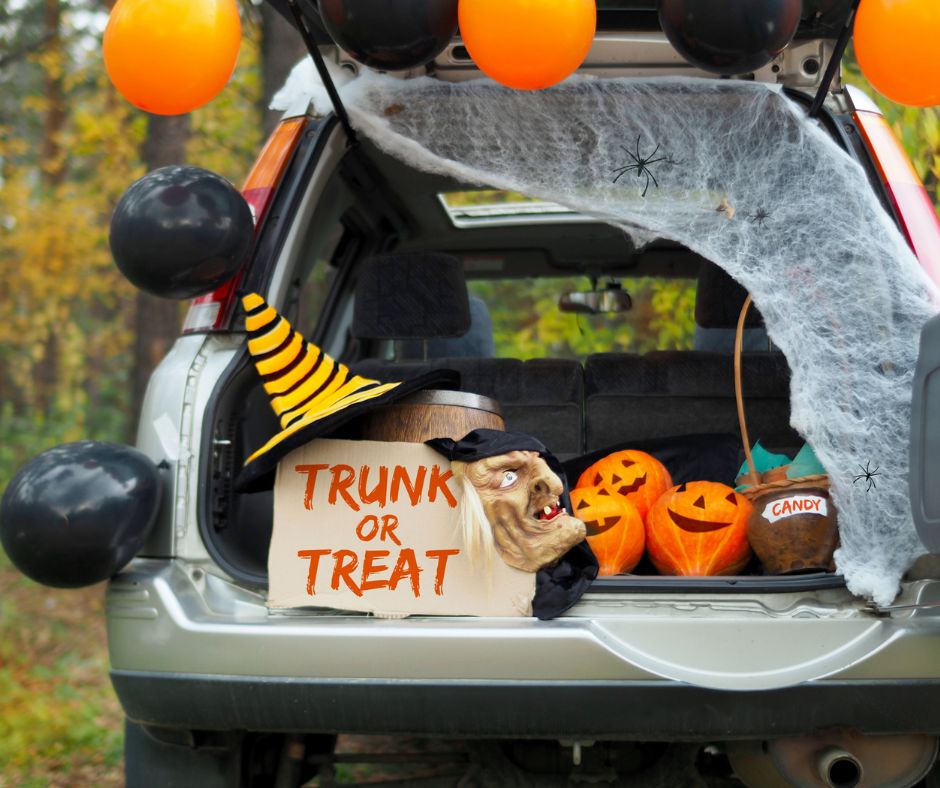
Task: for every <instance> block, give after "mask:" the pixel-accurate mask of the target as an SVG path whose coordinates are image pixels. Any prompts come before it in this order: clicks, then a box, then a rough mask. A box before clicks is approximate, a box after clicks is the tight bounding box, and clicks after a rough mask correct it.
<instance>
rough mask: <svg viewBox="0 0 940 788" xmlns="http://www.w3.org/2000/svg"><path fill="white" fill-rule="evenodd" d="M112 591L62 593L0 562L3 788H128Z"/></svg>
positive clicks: (0, 758) (5, 561)
mask: <svg viewBox="0 0 940 788" xmlns="http://www.w3.org/2000/svg"><path fill="white" fill-rule="evenodd" d="M123 720H124V717H123V714H122V713H121V708H120V705H119V704H118V701H117V698H116V697H115V695H114V690H113V689H112V688H111V683H110V681H109V679H108V655H107V644H106V637H105V626H104V584H100V585H96V586H92V587H91V588H83V589H74V590H58V589H51V588H46V587H45V586H41V585H37V584H36V583H34V582H32V581H31V580H27V579H26V578H25V577H23V575H21V574H20V573H19V572H18V571H17V570H16V569H14V568H13V567H12V566H11V564H10V562H9V560H8V559H7V558H6V556H4V555H3V554H2V552H0V788H13V787H14V786H15V787H16V788H32V787H33V786H35V787H36V788H39V786H43V787H45V786H50V787H53V788H59V787H60V786H61V787H62V788H65V787H66V786H68V788H83V787H84V786H95V788H98V787H99V786H100V787H101V788H108V787H109V786H120V785H123V782H124V781H123V768H122V747H123Z"/></svg>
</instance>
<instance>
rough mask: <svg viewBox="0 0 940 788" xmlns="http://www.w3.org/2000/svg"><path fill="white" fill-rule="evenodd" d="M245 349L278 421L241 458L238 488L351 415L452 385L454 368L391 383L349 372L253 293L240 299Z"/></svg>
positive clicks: (254, 481) (250, 483) (255, 480)
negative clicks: (278, 427)
mask: <svg viewBox="0 0 940 788" xmlns="http://www.w3.org/2000/svg"><path fill="white" fill-rule="evenodd" d="M242 306H243V307H244V309H245V312H246V316H245V328H246V329H247V331H248V337H249V339H248V352H249V353H250V354H251V356H252V358H253V360H254V363H255V368H256V369H257V371H258V374H259V375H260V376H261V379H262V381H263V384H264V390H265V391H266V392H267V394H268V396H269V397H270V398H271V407H272V408H273V409H274V412H275V414H277V416H278V418H279V419H280V421H281V430H280V432H278V433H277V434H276V435H274V437H272V438H271V439H270V440H269V441H268V442H267V443H265V444H264V446H262V447H261V448H259V449H258V450H257V451H255V452H254V453H252V454H251V455H250V456H249V457H248V459H246V460H245V467H244V468H243V469H242V471H241V473H240V474H239V477H238V479H237V481H236V486H237V487H238V488H239V489H242V490H244V489H247V488H249V487H250V488H256V487H257V486H258V482H259V481H260V480H261V478H262V477H264V476H267V475H268V474H269V473H271V472H272V471H273V470H274V469H275V468H276V467H277V464H278V462H280V460H281V459H282V458H283V457H285V456H286V455H287V454H289V453H290V452H291V451H293V450H294V449H296V448H299V447H300V446H303V445H304V444H306V443H309V442H310V441H311V440H313V439H314V438H318V437H321V436H323V435H325V434H327V433H329V432H330V431H332V430H334V429H335V428H336V427H339V426H340V425H341V424H344V423H346V422H347V421H349V420H350V419H353V418H355V417H356V416H359V415H361V414H362V413H365V412H366V411H368V410H372V409H374V408H376V407H379V406H382V405H388V404H390V403H392V402H397V401H398V400H400V399H402V398H403V397H406V396H407V395H409V394H411V393H412V392H415V391H419V390H421V389H424V388H432V387H433V388H454V387H455V386H456V385H457V383H458V382H459V380H458V376H457V373H456V372H453V371H452V370H437V371H434V372H429V373H426V374H424V375H418V376H415V377H411V378H408V379H406V380H401V381H397V382H394V383H382V382H380V381H378V380H372V379H371V378H366V377H362V376H361V375H352V374H351V373H350V370H349V367H347V366H346V365H345V364H341V363H340V362H338V361H335V360H334V359H333V358H331V357H330V356H328V355H327V354H326V353H324V352H323V351H322V350H321V349H320V348H318V347H317V346H316V345H314V344H313V343H312V342H307V341H305V340H304V338H303V337H302V336H301V335H300V333H298V332H297V331H295V330H294V329H293V328H292V327H291V324H290V323H289V322H288V321H287V320H286V319H285V318H284V317H282V316H281V315H280V314H278V313H277V311H276V310H275V309H274V308H273V307H271V306H269V305H268V304H267V302H266V301H265V300H264V299H263V298H262V297H261V296H260V295H258V294H257V293H249V294H247V295H245V296H243V298H242Z"/></svg>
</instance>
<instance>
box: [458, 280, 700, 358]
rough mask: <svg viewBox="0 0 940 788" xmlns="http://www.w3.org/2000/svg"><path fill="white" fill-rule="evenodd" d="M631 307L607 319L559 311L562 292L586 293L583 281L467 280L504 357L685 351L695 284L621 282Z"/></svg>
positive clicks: (691, 323) (689, 336)
mask: <svg viewBox="0 0 940 788" xmlns="http://www.w3.org/2000/svg"><path fill="white" fill-rule="evenodd" d="M622 284H623V287H624V289H625V290H626V291H627V292H628V293H630V294H631V296H632V297H633V309H632V310H630V311H629V312H625V313H621V314H612V315H577V314H571V313H566V312H562V311H561V310H560V309H559V308H558V299H559V297H560V296H561V294H562V293H565V292H570V291H575V290H588V289H590V283H589V281H588V279H587V278H585V277H567V278H558V279H499V280H490V281H481V280H476V281H471V282H470V283H469V289H470V292H471V294H473V295H476V296H479V297H480V298H482V299H483V300H484V301H485V302H486V304H487V306H488V307H489V310H490V317H491V318H492V321H493V335H494V339H495V342H496V353H497V355H499V356H503V357H509V358H521V359H527V358H543V357H548V358H573V359H581V360H583V359H585V358H586V357H587V356H589V355H590V354H591V353H603V352H630V353H646V352H649V351H650V350H688V349H691V347H692V335H693V332H694V329H695V320H694V307H695V283H694V282H692V281H689V280H686V279H654V278H649V277H648V278H642V279H624V280H623V281H622Z"/></svg>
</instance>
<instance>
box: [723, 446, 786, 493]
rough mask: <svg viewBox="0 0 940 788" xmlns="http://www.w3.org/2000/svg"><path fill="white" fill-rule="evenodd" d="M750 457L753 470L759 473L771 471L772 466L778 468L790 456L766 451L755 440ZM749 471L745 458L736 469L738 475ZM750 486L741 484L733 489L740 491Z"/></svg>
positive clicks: (784, 463)
mask: <svg viewBox="0 0 940 788" xmlns="http://www.w3.org/2000/svg"><path fill="white" fill-rule="evenodd" d="M751 457H752V459H753V460H754V470H755V471H756V472H757V473H759V474H760V473H766V472H767V471H772V470H773V469H774V468H779V467H780V466H781V465H786V464H787V463H788V462H790V458H789V457H787V455H786V454H774V453H773V452H772V451H767V449H765V448H764V447H763V446H761V445H760V441H757V443H755V444H754V448H752V449H751ZM750 472H751V469H750V467H749V466H748V464H747V460H745V461H744V464H743V465H742V466H741V469H740V470H739V471H738V476H739V477H741V476H745V475H747V474H750ZM750 486H751V485H750V484H741V485H739V486H738V487H735V490H736V491H737V492H741V490H746V489H747V488H748V487H750Z"/></svg>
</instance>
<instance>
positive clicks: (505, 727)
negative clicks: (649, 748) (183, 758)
mask: <svg viewBox="0 0 940 788" xmlns="http://www.w3.org/2000/svg"><path fill="white" fill-rule="evenodd" d="M111 680H112V682H113V683H114V687H115V690H116V691H117V694H118V697H119V698H120V700H121V703H122V705H123V706H124V709H125V711H126V712H127V715H128V716H129V717H130V718H131V719H132V720H134V721H135V722H138V723H149V724H155V725H161V726H168V727H179V728H189V729H204V730H237V729H242V730H262V731H304V732H310V733H321V732H322V733H328V732H332V733H340V732H343V733H358V734H409V735H415V736H429V737H467V736H485V737H494V738H553V739H572V738H574V739H594V740H600V741H604V740H618V739H621V740H640V741H682V740H686V741H695V740H705V739H736V738H741V739H756V738H760V739H766V738H774V737H781V736H797V735H803V734H806V733H809V732H812V731H816V730H822V729H825V728H833V727H853V728H856V729H858V730H860V731H863V732H865V733H872V734H879V733H884V734H892V733H933V734H938V733H940V681H930V682H928V681H904V682H892V683H890V684H889V683H886V682H845V681H818V682H809V683H807V684H802V685H800V686H797V687H790V688H787V689H779V690H769V691H765V692H727V691H723V690H709V689H704V688H702V687H692V686H689V685H686V684H681V683H678V682H665V681H658V682H610V681H587V682H583V681H582V682H538V681H499V682H490V681H488V682H482V681H449V682H441V681H374V680H367V681H349V680H337V679H333V680H328V679H297V678H249V677H246V676H186V675H180V674H171V673H135V672H133V671H123V670H115V671H112V673H111Z"/></svg>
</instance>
